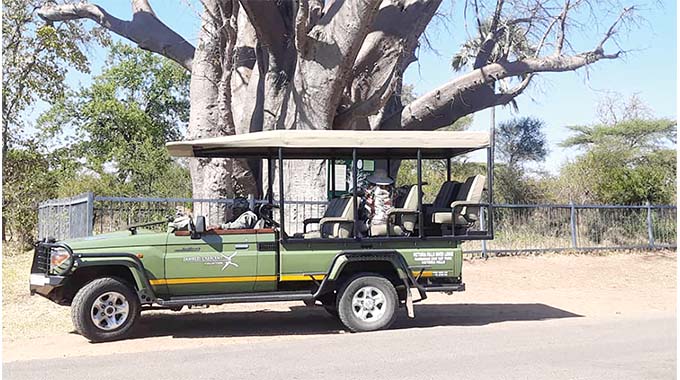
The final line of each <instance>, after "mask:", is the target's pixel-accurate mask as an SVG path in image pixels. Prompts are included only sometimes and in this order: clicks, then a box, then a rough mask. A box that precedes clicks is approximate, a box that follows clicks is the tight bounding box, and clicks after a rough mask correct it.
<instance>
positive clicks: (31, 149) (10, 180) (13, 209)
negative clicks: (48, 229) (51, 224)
mask: <svg viewBox="0 0 680 380" xmlns="http://www.w3.org/2000/svg"><path fill="white" fill-rule="evenodd" d="M55 179H56V172H54V171H52V170H51V167H50V160H49V158H48V157H46V156H45V155H43V154H41V153H40V152H39V151H38V146H36V145H35V144H33V143H29V144H28V147H27V148H24V149H15V148H10V149H8V150H7V153H6V154H5V155H4V157H3V163H2V193H3V199H2V210H3V211H2V219H3V240H13V241H16V242H18V243H19V244H20V245H21V246H22V248H25V247H29V246H30V245H31V244H32V242H33V231H34V230H35V228H36V223H37V220H36V206H37V204H38V202H40V201H42V200H45V199H47V198H50V197H54V196H55V195H56V194H57V189H56V187H55V186H54V183H55Z"/></svg>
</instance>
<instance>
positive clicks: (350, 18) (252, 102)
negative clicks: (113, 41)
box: [39, 0, 633, 198]
mask: <svg viewBox="0 0 680 380" xmlns="http://www.w3.org/2000/svg"><path fill="white" fill-rule="evenodd" d="M202 3H203V11H202V16H201V17H202V19H201V28H200V30H199V32H198V43H197V46H195V47H194V46H192V45H191V44H190V43H189V42H187V41H186V40H184V39H183V38H182V37H181V36H180V35H179V34H177V33H175V32H174V31H172V30H171V29H170V28H169V27H168V26H167V25H165V24H164V23H163V22H162V21H161V20H160V19H159V18H158V17H157V16H156V14H155V13H154V11H153V9H152V7H151V5H150V4H149V2H148V0H131V4H132V17H131V19H130V20H121V19H118V18H116V17H114V16H112V15H111V14H109V13H107V12H106V11H105V10H104V8H102V7H100V6H97V5H94V4H90V3H87V2H78V3H73V4H67V5H55V4H52V3H46V4H45V5H44V6H43V7H42V8H40V10H39V14H40V16H41V17H42V18H43V19H45V20H47V21H48V22H58V21H68V20H76V19H91V20H93V21H94V22H96V23H98V24H99V25H101V26H103V27H104V28H106V29H108V30H110V31H112V32H114V33H117V34H119V35H121V36H123V37H125V38H127V39H129V40H131V41H133V42H135V43H136V44H137V45H138V46H139V47H140V48H142V49H146V50H150V51H153V52H156V53H158V54H161V55H163V56H165V57H167V58H169V59H172V60H173V61H175V62H177V63H178V64H180V65H182V67H184V68H185V69H186V70H189V71H191V74H192V75H191V115H190V123H189V128H188V133H187V138H192V139H194V138H201V137H210V136H218V135H225V134H234V133H236V134H240V133H248V132H253V131H261V130H273V129H284V128H285V129H345V130H347V129H355V130H435V129H438V128H441V127H444V126H448V125H451V124H452V123H453V122H455V121H456V120H457V119H459V118H461V117H464V116H466V115H469V114H472V113H474V112H476V111H479V110H482V109H485V108H488V107H492V106H496V105H505V104H508V103H509V102H511V101H512V100H513V99H515V98H516V97H517V96H519V95H520V94H521V93H522V92H523V91H524V90H525V89H526V88H527V86H528V85H529V84H530V82H531V80H532V78H533V77H534V76H535V74H537V73H545V72H564V71H572V70H576V69H579V68H584V67H586V66H588V65H591V64H593V63H595V62H598V61H601V60H608V59H616V58H618V57H619V56H620V55H621V53H622V51H621V50H620V49H618V48H617V49H616V50H614V51H612V52H608V51H606V49H605V44H607V43H608V42H610V41H611V40H612V39H613V37H614V36H615V35H616V33H617V31H618V30H619V28H620V27H621V26H622V25H624V24H625V23H626V21H628V20H629V19H630V17H631V15H632V12H633V8H632V7H623V5H622V4H619V3H617V2H616V1H588V0H496V1H483V0H468V1H467V2H466V4H465V15H463V16H464V17H463V18H464V19H465V20H473V21H474V22H475V23H476V25H477V28H476V29H477V32H478V33H479V36H478V40H479V43H478V44H477V45H476V46H473V47H472V49H474V50H475V51H474V53H473V54H474V59H473V60H470V62H472V65H471V68H470V70H469V71H468V72H467V73H464V74H462V75H459V76H457V77H455V78H453V79H451V80H450V81H448V82H447V83H444V84H442V85H441V86H439V87H438V88H436V89H433V90H432V91H430V92H428V93H426V94H424V95H422V96H420V97H419V98H417V99H415V100H414V101H413V102H411V103H409V104H408V105H403V104H402V103H401V101H400V97H399V96H398V95H399V93H400V89H401V86H402V75H403V73H404V71H405V70H406V68H407V67H408V66H409V65H410V64H411V63H413V62H415V61H416V60H417V52H418V47H419V41H420V40H421V39H422V37H423V33H424V32H425V29H426V27H427V26H428V24H430V22H431V21H432V19H433V17H434V16H435V14H436V13H437V11H438V9H439V8H440V5H441V3H442V0H325V1H324V0H296V1H293V0H277V1H262V0H202ZM610 9H618V11H616V14H613V13H611V12H606V11H604V10H610ZM602 15H604V16H602ZM600 16H602V17H604V18H606V20H600V19H598V17H600ZM593 20H595V22H593ZM586 23H587V24H588V25H591V26H592V25H599V26H603V25H604V26H605V28H604V29H605V30H604V31H602V32H600V33H599V34H598V36H597V37H595V36H594V37H593V38H592V46H590V47H588V48H586V49H585V50H582V51H577V50H576V48H575V47H573V46H572V44H571V43H570V39H569V38H568V37H569V32H570V31H573V30H574V29H584V28H585V29H588V28H586V27H585V24H586ZM606 25H610V26H609V27H608V28H607V27H606ZM508 30H512V33H508V32H507V31H508ZM588 30H590V31H591V32H595V30H593V28H591V29H588ZM518 33H523V35H524V38H520V39H516V38H512V39H508V38H507V36H508V35H513V36H516V35H517V34H518ZM516 41H520V42H521V43H523V44H530V45H531V49H527V48H526V47H520V48H519V49H515V48H513V44H515V43H517V42H516ZM517 51H522V52H526V51H530V54H524V53H523V54H521V55H520V54H516V52H517ZM496 82H500V85H496ZM289 165H302V166H307V168H305V170H298V169H300V168H292V167H291V168H287V169H289V170H286V173H288V176H290V178H289V181H288V185H289V186H290V189H287V191H288V192H287V194H288V195H290V196H296V195H298V194H300V193H301V192H302V191H304V192H305V195H306V196H307V197H308V198H314V194H312V193H310V191H312V189H314V190H315V191H316V192H317V193H316V195H317V196H318V197H319V198H321V197H323V195H325V169H324V166H323V163H322V162H314V161H309V162H297V163H290V164H289ZM310 167H311V168H310ZM190 169H191V174H192V179H193V193H194V196H195V197H201V198H202V197H206V198H214V197H220V196H228V195H231V194H232V193H233V191H234V189H235V188H236V189H239V191H244V192H249V193H256V189H257V185H256V183H255V182H256V180H255V178H258V177H259V175H258V170H259V168H258V165H257V163H253V162H250V163H247V162H243V161H234V162H232V161H230V160H224V159H198V160H193V161H192V164H191V167H190ZM291 169H292V170H291ZM310 169H311V170H310ZM253 173H254V174H255V175H253ZM309 173H313V174H312V175H311V177H310V176H309V175H310V174H309ZM302 181H304V182H302ZM301 183H304V186H299V185H300V184H301ZM310 184H311V186H310Z"/></svg>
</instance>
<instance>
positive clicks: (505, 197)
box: [493, 164, 549, 204]
mask: <svg viewBox="0 0 680 380" xmlns="http://www.w3.org/2000/svg"><path fill="white" fill-rule="evenodd" d="M544 178H545V177H542V176H532V175H527V173H526V171H525V170H524V169H522V168H520V167H513V166H508V165H504V164H496V166H495V170H494V188H493V190H494V202H496V203H510V204H536V203H546V202H547V200H548V197H549V192H548V189H547V187H546V184H545V180H544Z"/></svg>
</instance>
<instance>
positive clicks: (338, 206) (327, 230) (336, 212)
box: [321, 197, 351, 236]
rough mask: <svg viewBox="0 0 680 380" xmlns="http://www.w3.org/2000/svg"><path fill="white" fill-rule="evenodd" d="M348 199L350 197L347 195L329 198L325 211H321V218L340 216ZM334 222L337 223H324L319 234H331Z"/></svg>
mask: <svg viewBox="0 0 680 380" xmlns="http://www.w3.org/2000/svg"><path fill="white" fill-rule="evenodd" d="M350 200H351V199H349V198H347V197H340V198H333V199H331V201H330V202H328V206H326V211H325V212H324V213H323V216H322V218H326V217H340V216H342V214H343V212H345V208H347V203H349V201H350ZM335 224H337V223H326V224H324V225H323V227H322V228H321V236H330V235H333V233H334V231H333V229H334V225H335Z"/></svg>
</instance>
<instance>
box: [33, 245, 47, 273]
mask: <svg viewBox="0 0 680 380" xmlns="http://www.w3.org/2000/svg"><path fill="white" fill-rule="evenodd" d="M49 270H50V247H45V246H43V245H42V244H38V245H36V247H35V251H34V254H33V265H32V266H31V273H47V272H49Z"/></svg>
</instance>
